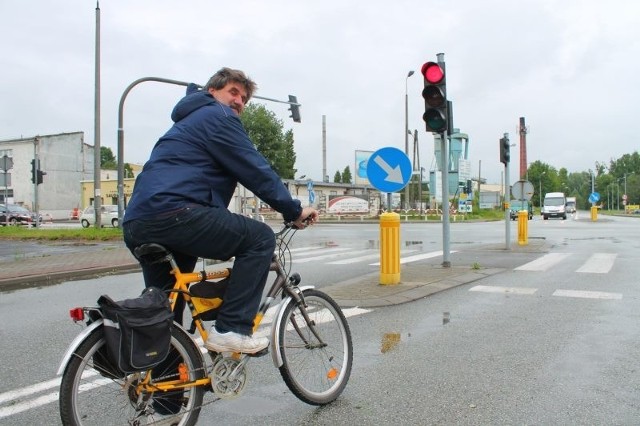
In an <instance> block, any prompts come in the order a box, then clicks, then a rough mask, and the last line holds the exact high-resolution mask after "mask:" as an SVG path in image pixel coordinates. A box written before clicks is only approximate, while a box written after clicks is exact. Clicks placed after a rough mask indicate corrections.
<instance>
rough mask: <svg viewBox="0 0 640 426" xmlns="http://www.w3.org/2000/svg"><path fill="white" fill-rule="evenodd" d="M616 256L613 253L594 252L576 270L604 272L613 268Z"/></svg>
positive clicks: (592, 272)
mask: <svg viewBox="0 0 640 426" xmlns="http://www.w3.org/2000/svg"><path fill="white" fill-rule="evenodd" d="M617 256H618V255H617V254H615V253H594V254H592V255H591V257H590V258H589V260H587V261H586V262H585V263H584V265H582V266H581V267H580V268H578V269H577V270H576V272H583V273H591V274H606V273H608V272H609V271H610V270H611V268H613V264H614V262H615V260H616V257H617Z"/></svg>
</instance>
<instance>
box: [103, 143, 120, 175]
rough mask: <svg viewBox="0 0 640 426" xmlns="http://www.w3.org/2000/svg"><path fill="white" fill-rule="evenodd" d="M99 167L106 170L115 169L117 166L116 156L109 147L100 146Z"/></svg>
mask: <svg viewBox="0 0 640 426" xmlns="http://www.w3.org/2000/svg"><path fill="white" fill-rule="evenodd" d="M100 168H102V169H107V170H115V169H117V168H118V163H117V161H116V157H115V156H114V155H113V151H111V148H109V147H106V146H101V147H100Z"/></svg>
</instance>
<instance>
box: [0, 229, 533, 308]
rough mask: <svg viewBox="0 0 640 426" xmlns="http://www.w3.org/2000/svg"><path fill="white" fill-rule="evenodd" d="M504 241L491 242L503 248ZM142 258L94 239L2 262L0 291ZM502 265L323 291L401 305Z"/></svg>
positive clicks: (114, 269) (104, 270) (341, 300)
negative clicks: (66, 249)
mask: <svg viewBox="0 0 640 426" xmlns="http://www.w3.org/2000/svg"><path fill="white" fill-rule="evenodd" d="M502 248H504V246H495V247H494V246H487V249H488V250H500V249H502ZM544 250H545V241H544V240H529V244H528V245H527V246H518V245H517V244H515V247H514V246H512V249H511V251H513V252H517V251H544ZM139 270H140V266H139V265H138V262H137V261H136V259H135V258H134V257H133V255H132V254H131V253H130V252H129V250H128V249H127V248H125V247H124V246H120V245H119V244H113V243H110V244H95V245H94V247H92V249H90V250H88V249H86V248H84V249H83V248H79V249H78V250H77V251H71V252H64V253H55V254H51V255H44V256H32V257H24V258H17V259H14V260H12V261H3V262H1V263H0V291H11V290H18V289H23V288H29V287H37V286H42V285H50V284H55V283H58V282H62V281H68V280H75V279H91V278H95V277H98V276H102V275H109V274H121V273H128V272H135V271H139ZM501 271H502V269H499V268H478V269H474V268H472V267H471V266H470V265H468V266H451V267H449V268H444V267H442V266H440V265H431V264H421V263H409V264H405V265H401V266H400V278H401V282H400V283H399V284H396V285H380V284H379V277H380V275H379V272H377V271H376V272H375V273H370V274H367V275H363V276H360V277H357V278H353V279H350V280H346V281H343V282H340V283H336V284H332V285H330V286H325V287H322V290H323V291H325V292H327V293H328V294H329V295H331V296H332V297H333V298H334V299H335V300H336V302H338V304H339V305H340V306H342V307H351V306H358V307H362V308H367V307H380V306H390V305H397V304H400V303H405V302H409V301H412V300H417V299H421V298H423V297H427V296H429V295H431V294H433V293H437V292H439V291H443V290H446V289H449V288H452V287H456V286H459V285H462V284H468V283H471V282H474V281H477V280H480V279H482V278H485V277H487V276H490V275H493V274H496V273H498V272H501Z"/></svg>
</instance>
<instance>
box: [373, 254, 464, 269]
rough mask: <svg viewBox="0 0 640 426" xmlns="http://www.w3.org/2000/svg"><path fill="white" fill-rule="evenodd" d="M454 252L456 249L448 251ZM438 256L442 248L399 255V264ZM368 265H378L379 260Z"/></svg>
mask: <svg viewBox="0 0 640 426" xmlns="http://www.w3.org/2000/svg"><path fill="white" fill-rule="evenodd" d="M456 252H457V250H451V252H450V253H456ZM438 256H442V250H440V251H432V252H429V253H422V254H416V255H413V256H409V257H401V258H400V264H405V263H411V262H417V261H419V260H424V259H430V258H432V257H438ZM369 265H370V266H380V262H376V263H370V264H369Z"/></svg>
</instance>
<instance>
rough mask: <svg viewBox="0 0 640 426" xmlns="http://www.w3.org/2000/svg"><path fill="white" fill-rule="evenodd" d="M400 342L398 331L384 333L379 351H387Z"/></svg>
mask: <svg viewBox="0 0 640 426" xmlns="http://www.w3.org/2000/svg"><path fill="white" fill-rule="evenodd" d="M399 343H400V333H384V335H383V336H382V345H381V347H380V352H382V353H383V354H384V353H387V352H389V351H390V350H392V349H394V348H395V347H396V346H398V344H399Z"/></svg>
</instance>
